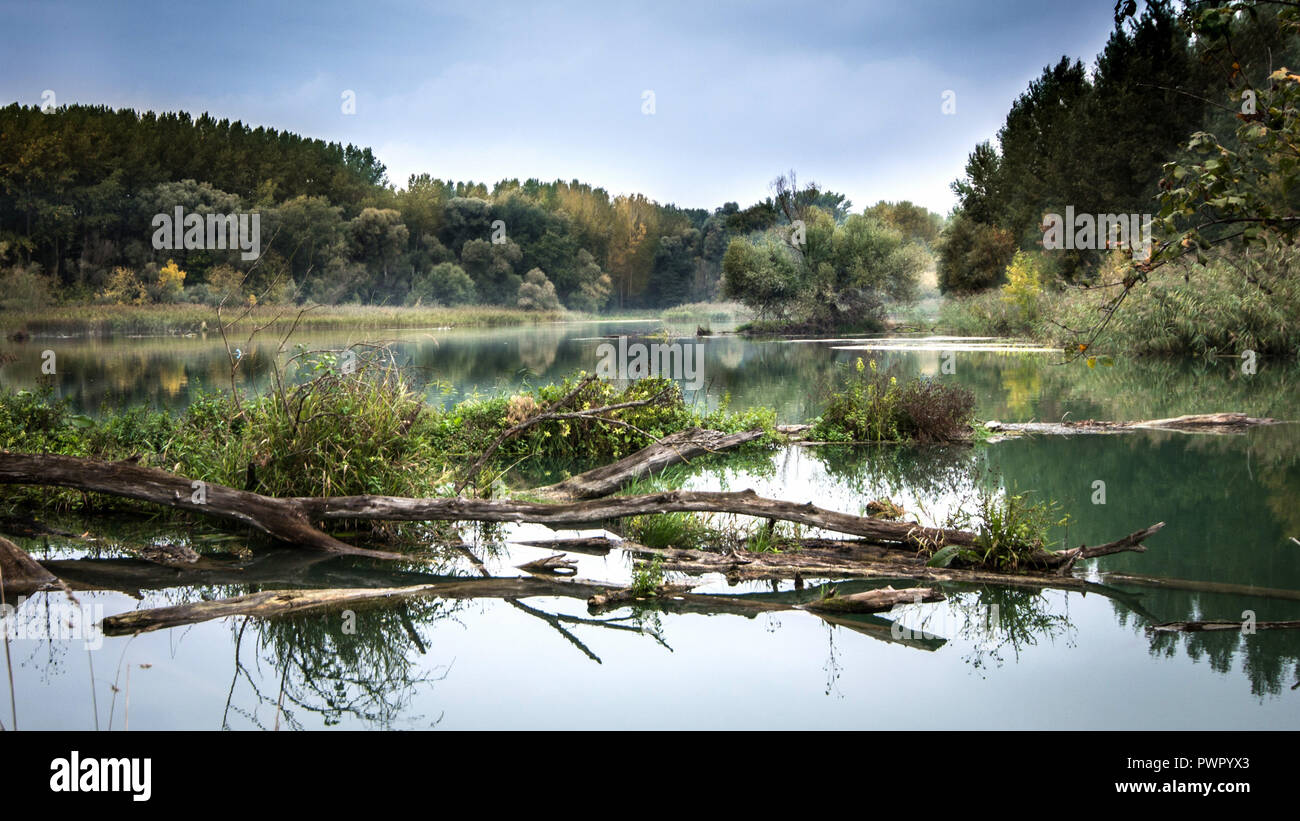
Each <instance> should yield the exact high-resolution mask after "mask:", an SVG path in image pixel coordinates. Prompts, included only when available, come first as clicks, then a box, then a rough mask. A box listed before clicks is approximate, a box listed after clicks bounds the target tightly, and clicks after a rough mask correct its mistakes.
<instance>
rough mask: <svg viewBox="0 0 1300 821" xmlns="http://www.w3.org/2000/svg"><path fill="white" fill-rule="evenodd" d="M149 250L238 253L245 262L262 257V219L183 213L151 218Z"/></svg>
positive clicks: (259, 216) (182, 211)
mask: <svg viewBox="0 0 1300 821" xmlns="http://www.w3.org/2000/svg"><path fill="white" fill-rule="evenodd" d="M150 225H151V226H152V227H153V228H154V232H153V247H154V250H156V251H176V250H182V249H183V250H186V251H225V250H235V249H238V250H239V251H241V252H242V253H240V255H239V258H240V259H242V260H244V261H245V262H247V261H249V260H254V259H257V258H258V257H259V256H261V254H262V215H261V214H257V213H253V214H207V215H204V214H196V213H193V212H191V213H189V214H186V213H185V208H184V206H180V205H178V206H176V211H175V213H174V214H166V213H162V214H154V217H153V220H152V221H151V222H150Z"/></svg>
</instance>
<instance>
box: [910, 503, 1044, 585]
mask: <svg viewBox="0 0 1300 821" xmlns="http://www.w3.org/2000/svg"><path fill="white" fill-rule="evenodd" d="M1030 495H1031V494H1029V493H1010V492H1002V493H993V492H987V491H984V492H981V493H980V494H979V496H978V498H977V500H976V503H975V513H974V515H973V516H970V517H966V519H967V520H966V521H964V522H962V524H961V526H963V527H969V528H972V529H973V530H974V531H975V532H976V533H977V534H978V537H977V539H976V542H975V545H974V546H973V547H972V546H963V545H947V546H945V547H942V548H940V549H938V550H936V551H933V553H932V555H931V557H930V559H929V561H928V562H927V564H929V565H930V566H931V567H948V566H950V565H952V564H961V565H967V566H972V567H982V568H987V569H990V570H1008V571H1014V570H1023V569H1025V568H1028V567H1032V566H1034V564H1035V562H1036V560H1037V559H1038V558H1039V557H1041V555H1042V553H1043V551H1044V550H1046V549H1047V548H1046V545H1047V544H1048V543H1049V540H1050V536H1051V531H1052V529H1053V528H1055V527H1064V526H1065V525H1067V524H1068V523H1069V517H1068V516H1062V515H1060V506H1059V504H1058V503H1056V502H1036V501H1032V500H1031V499H1030Z"/></svg>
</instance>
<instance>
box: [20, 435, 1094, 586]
mask: <svg viewBox="0 0 1300 821" xmlns="http://www.w3.org/2000/svg"><path fill="white" fill-rule="evenodd" d="M0 484H25V485H54V486H59V487H70V488H76V489H79V490H86V491H94V492H97V493H105V494H108V495H111V496H120V497H124V498H129V499H138V500H141V501H146V502H152V503H154V504H159V505H163V506H166V507H171V508H176V509H180V510H185V511H189V512H191V513H199V514H203V515H207V516H213V517H216V518H218V519H222V520H224V521H228V522H235V523H237V524H243V525H249V526H252V527H254V528H256V529H257V530H260V531H262V532H263V533H266V534H268V535H270V536H274V537H275V538H277V539H280V540H281V541H284V542H286V543H289V544H293V545H297V546H300V547H308V548H313V549H316V550H322V551H325V552H327V553H337V554H344V555H354V556H369V557H372V558H381V559H402V558H403V556H402V555H401V554H397V553H390V552H385V551H378V550H368V549H365V548H360V547H354V546H352V545H349V544H346V543H344V542H341V541H339V540H338V539H336V538H334V537H333V536H330V535H329V534H327V533H325V532H323V531H321V530H319V529H318V528H317V527H316V526H315V525H313V521H324V520H330V519H378V520H385V521H413V522H414V521H453V522H454V521H480V522H503V523H520V522H531V523H536V524H546V525H561V526H563V525H577V524H590V523H593V522H599V521H604V520H607V519H617V518H622V517H625V516H639V515H646V514H655V513H674V512H696V513H733V514H740V515H745V516H755V517H758V518H764V519H778V520H782V521H789V522H796V523H798V524H802V525H806V526H808V527H815V528H820V529H823V530H829V531H833V532H836V533H846V534H848V535H851V536H859V537H862V538H865V539H870V540H872V541H879V542H893V543H897V544H905V545H913V546H920V545H931V546H936V545H945V544H963V545H968V544H974V541H975V534H974V533H971V532H969V531H963V530H952V529H947V530H945V529H942V528H929V527H922V526H920V525H915V524H907V523H904V522H889V521H882V520H880V519H872V518H870V517H865V516H856V515H853V514H851V513H840V512H838V511H833V510H826V509H824V508H820V507H817V506H816V505H814V504H813V503H811V502H808V503H806V504H798V503H795V502H785V501H781V500H778V499H767V498H764V497H762V496H759V495H758V494H757V493H755V492H753V491H752V490H746V491H740V492H735V493H722V492H712V491H668V492H663V493H647V494H642V495H637V496H620V497H615V498H609V499H592V500H588V501H582V502H571V503H567V504H548V503H544V502H523V501H515V500H513V499H469V498H463V497H458V496H457V497H449V498H432V499H412V498H407V497H401V496H334V497H328V498H325V497H294V498H284V499H279V498H274V497H271V496H263V495H261V494H258V493H252V492H250V491H245V490H236V489H234V488H229V487H225V486H223V485H217V484H210V483H201V482H194V481H191V480H190V479H188V478H186V477H183V476H177V475H176V474H173V473H169V472H167V471H164V470H159V469H157V468H148V467H142V466H140V465H137V464H134V463H130V462H102V461H98V460H94V459H82V458H78V457H74V456H54V455H43V454H42V455H33V454H19V453H0ZM199 486H202V490H203V496H202V501H198V497H197V496H196V490H197V489H198V488H199ZM1067 558H1068V557H1067ZM1065 560H1066V558H1062V559H1061V561H1065Z"/></svg>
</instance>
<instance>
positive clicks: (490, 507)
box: [284, 490, 976, 547]
mask: <svg viewBox="0 0 1300 821" xmlns="http://www.w3.org/2000/svg"><path fill="white" fill-rule="evenodd" d="M284 501H286V502H292V503H293V504H295V505H297V506H298V507H299V509H301V510H302V511H303V512H304V513H306V514H307V515H308V516H310V517H311V518H313V519H322V520H327V519H381V520H390V521H478V522H503V523H506V522H510V523H520V522H529V523H533V524H544V525H580V524H591V523H593V522H600V521H604V520H607V519H621V518H624V517H626V516H644V515H648V514H658V513H734V514H738V515H742V516H753V517H756V518H760V519H778V520H781V521H787V522H796V523H798V524H802V525H807V526H808V527H815V528H819V529H822V530H830V531H834V532H836V533H847V534H849V535H851V536H860V537H862V538H864V539H869V540H871V541H873V542H891V543H897V544H902V545H910V546H913V547H919V546H922V545H945V544H961V545H972V544H974V543H975V539H976V535H975V534H974V533H971V532H969V531H965V530H950V529H942V528H931V527H922V526H921V525H916V524H908V523H906V522H890V521H884V520H881V519H872V518H869V517H866V516H855V515H853V514H851V513H840V512H838V511H834V510H826V509H825V508H820V507H817V506H816V505H814V504H813V503H812V502H808V503H805V504H798V503H795V502H785V501H781V500H779V499H768V498H765V497H763V496H759V495H758V494H757V493H755V492H754V491H752V490H743V491H737V492H717V491H702V490H701V491H690V490H673V491H665V492H663V493H646V494H641V495H638V496H617V497H613V498H608V499H590V500H587V501H582V502H569V503H565V504H550V503H545V502H523V501H516V500H514V499H467V498H462V497H459V496H457V497H450V498H435V499H408V498H404V497H400V496H334V497H330V498H318V497H297V498H294V499H286V500H284Z"/></svg>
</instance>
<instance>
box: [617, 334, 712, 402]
mask: <svg viewBox="0 0 1300 821" xmlns="http://www.w3.org/2000/svg"><path fill="white" fill-rule="evenodd" d="M596 356H598V357H599V358H600V362H598V363H597V365H596V376H599V377H600V378H601V379H620V380H631V379H645V378H647V377H653V376H659V377H664V378H667V379H675V380H677V381H679V382H683V383H684V385H683V387H685V388H687V389H688V390H699V389H700V388H702V387H704V345H702V344H701V343H699V342H684V343H683V342H672V343H668V342H652V343H650V344H648V345H647V344H645V343H643V342H634V343H632V344H631V345H629V344H628V341H627V337H626V336H620V337H619V338H618V345H617V346H615V345H614V343H612V342H602V343H601V344H600V345H598V346H597V347H596Z"/></svg>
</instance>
